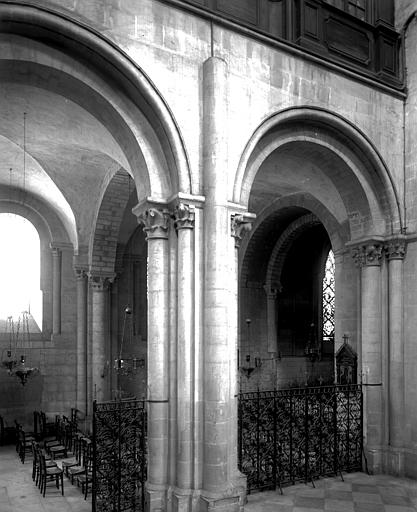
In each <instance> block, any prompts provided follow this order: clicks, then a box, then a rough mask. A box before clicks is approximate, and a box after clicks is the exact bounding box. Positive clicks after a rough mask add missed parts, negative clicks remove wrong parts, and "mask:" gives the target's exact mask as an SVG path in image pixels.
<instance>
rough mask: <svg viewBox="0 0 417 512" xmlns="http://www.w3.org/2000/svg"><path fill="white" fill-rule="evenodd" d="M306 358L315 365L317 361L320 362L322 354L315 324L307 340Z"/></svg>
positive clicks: (312, 325) (311, 325)
mask: <svg viewBox="0 0 417 512" xmlns="http://www.w3.org/2000/svg"><path fill="white" fill-rule="evenodd" d="M304 354H305V356H306V357H307V358H308V359H309V360H310V361H311V362H312V363H314V362H315V361H317V360H320V357H321V353H320V347H319V346H318V343H317V336H316V329H315V325H314V322H312V323H311V324H310V333H309V336H308V340H307V345H306V348H305V349H304Z"/></svg>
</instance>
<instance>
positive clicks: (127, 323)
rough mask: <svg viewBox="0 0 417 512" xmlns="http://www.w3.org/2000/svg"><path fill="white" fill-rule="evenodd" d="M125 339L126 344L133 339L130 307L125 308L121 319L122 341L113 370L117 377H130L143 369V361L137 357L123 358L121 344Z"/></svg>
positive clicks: (121, 344)
mask: <svg viewBox="0 0 417 512" xmlns="http://www.w3.org/2000/svg"><path fill="white" fill-rule="evenodd" d="M126 338H127V343H129V344H130V343H131V342H132V338H133V320H132V309H131V308H130V306H126V308H125V311H124V318H123V333H122V341H121V343H120V351H119V357H118V358H116V359H115V360H114V366H113V368H114V370H115V371H116V372H117V373H118V374H119V375H131V374H133V373H136V371H137V370H138V369H139V368H144V367H145V359H143V358H138V357H131V358H128V357H123V344H124V342H125V339H126Z"/></svg>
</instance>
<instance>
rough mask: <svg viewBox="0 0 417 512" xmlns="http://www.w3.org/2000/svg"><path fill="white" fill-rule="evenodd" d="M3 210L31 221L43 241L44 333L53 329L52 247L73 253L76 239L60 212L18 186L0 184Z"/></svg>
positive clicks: (0, 208) (1, 207) (41, 273)
mask: <svg viewBox="0 0 417 512" xmlns="http://www.w3.org/2000/svg"><path fill="white" fill-rule="evenodd" d="M0 213H13V214H16V215H20V216H21V217H24V218H25V219H27V220H28V221H30V222H31V223H32V225H33V226H34V228H35V229H36V231H37V232H38V235H39V241H40V289H41V290H42V292H43V299H42V309H43V320H42V326H41V329H42V333H43V334H42V336H45V335H46V336H49V335H50V333H51V331H52V308H53V298H52V297H53V291H52V290H53V284H52V280H51V263H52V262H51V258H52V253H51V248H52V247H58V248H61V249H62V248H67V249H68V250H70V251H71V252H74V249H75V248H74V245H73V239H72V237H71V233H68V231H67V227H66V226H65V225H64V223H63V222H62V219H61V217H60V216H59V215H58V213H57V212H56V211H55V210H54V209H52V208H51V207H50V205H48V204H46V203H44V202H43V201H41V200H40V199H39V198H37V197H35V196H34V195H26V194H25V193H24V192H22V191H21V190H18V189H15V188H14V189H10V188H7V189H6V188H5V187H0Z"/></svg>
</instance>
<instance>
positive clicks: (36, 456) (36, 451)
mask: <svg viewBox="0 0 417 512" xmlns="http://www.w3.org/2000/svg"><path fill="white" fill-rule="evenodd" d="M32 453H33V466H32V480H33V481H34V482H35V483H36V486H37V487H39V486H40V482H41V455H43V456H44V457H45V464H46V467H47V468H52V467H57V463H56V462H55V461H53V460H51V459H48V457H47V456H46V454H45V452H44V451H42V449H41V448H40V446H39V443H38V442H37V441H32Z"/></svg>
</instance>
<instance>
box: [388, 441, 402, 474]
mask: <svg viewBox="0 0 417 512" xmlns="http://www.w3.org/2000/svg"><path fill="white" fill-rule="evenodd" d="M386 469H387V473H389V474H390V475H394V476H404V474H405V450H404V448H395V447H394V446H388V449H387V452H386Z"/></svg>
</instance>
